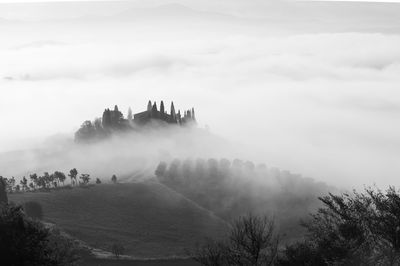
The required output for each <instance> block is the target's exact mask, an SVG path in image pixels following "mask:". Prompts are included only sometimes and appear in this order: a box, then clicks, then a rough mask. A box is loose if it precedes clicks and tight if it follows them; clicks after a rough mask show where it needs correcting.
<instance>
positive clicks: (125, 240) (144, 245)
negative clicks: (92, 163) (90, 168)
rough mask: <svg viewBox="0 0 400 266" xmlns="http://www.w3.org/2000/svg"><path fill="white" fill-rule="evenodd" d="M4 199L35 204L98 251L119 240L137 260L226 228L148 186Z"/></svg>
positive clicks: (166, 253)
mask: <svg viewBox="0 0 400 266" xmlns="http://www.w3.org/2000/svg"><path fill="white" fill-rule="evenodd" d="M9 200H10V201H13V202H16V203H23V202H26V201H37V202H39V203H40V204H41V205H42V206H43V210H44V216H45V217H44V220H45V221H47V222H51V223H55V224H57V225H58V226H59V227H61V228H62V229H64V230H65V231H66V232H67V233H69V234H70V235H72V236H73V237H76V238H77V239H80V240H82V241H84V242H86V243H87V244H88V245H90V246H92V247H95V248H99V249H103V250H110V245H112V244H113V243H115V242H119V243H122V244H123V245H124V247H125V249H126V254H127V255H131V256H133V257H137V258H163V257H171V256H183V255H185V252H184V249H186V248H190V247H193V246H194V245H195V244H196V242H199V241H202V240H204V238H205V237H207V236H209V237H222V236H223V234H224V232H225V231H226V229H227V224H226V223H225V222H223V221H222V220H221V219H219V218H217V217H216V216H214V215H213V214H212V213H210V212H208V211H207V210H205V209H202V208H201V207H199V206H197V205H196V204H194V203H192V202H191V201H189V200H187V199H185V198H184V197H183V196H180V195H179V194H177V193H175V192H173V191H172V190H169V189H168V188H166V187H164V186H163V185H160V184H158V183H153V182H146V183H123V184H115V185H114V184H102V185H96V186H93V187H90V188H74V189H70V190H69V189H66V190H61V191H52V192H49V193H45V192H35V193H24V194H11V195H10V196H9Z"/></svg>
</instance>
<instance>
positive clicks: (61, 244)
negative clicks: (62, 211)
mask: <svg viewBox="0 0 400 266" xmlns="http://www.w3.org/2000/svg"><path fill="white" fill-rule="evenodd" d="M0 239H1V241H0V258H1V261H2V262H7V265H9V266H14V265H15V266H17V265H30V266H50V265H62V266H64V265H65V266H67V265H76V263H77V261H78V259H79V258H78V256H77V255H76V254H77V253H76V251H77V247H76V245H74V243H73V242H71V241H70V240H68V239H66V238H64V237H62V236H61V235H59V234H54V233H52V232H51V231H50V230H49V229H47V228H46V227H45V226H44V225H43V224H42V223H41V222H39V221H35V220H32V219H30V218H28V217H26V216H25V214H24V212H23V211H22V207H21V206H11V205H6V206H4V207H3V208H2V209H1V211H0Z"/></svg>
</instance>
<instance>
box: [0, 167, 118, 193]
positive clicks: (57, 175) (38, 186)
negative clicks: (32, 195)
mask: <svg viewBox="0 0 400 266" xmlns="http://www.w3.org/2000/svg"><path fill="white" fill-rule="evenodd" d="M67 176H68V178H69V180H70V183H69V184H68V185H66V184H65V181H66V180H67ZM0 179H1V180H2V182H4V186H5V189H6V192H7V193H18V192H28V191H37V190H50V189H57V188H62V187H66V186H68V187H71V186H72V187H76V186H87V185H89V184H90V180H91V178H90V175H89V174H83V173H82V174H80V175H79V173H78V170H76V168H73V169H71V170H70V171H69V173H68V174H67V175H66V174H65V173H63V172H61V171H55V172H54V173H52V174H49V173H48V172H44V173H43V175H37V174H36V173H34V174H31V175H29V180H28V179H27V178H26V177H25V176H24V177H22V179H21V180H20V181H19V183H18V182H17V181H16V179H15V177H11V178H6V177H2V176H0ZM111 182H112V183H114V184H115V183H117V176H116V175H112V177H111ZM95 183H96V184H101V183H102V182H101V180H100V178H96V181H95Z"/></svg>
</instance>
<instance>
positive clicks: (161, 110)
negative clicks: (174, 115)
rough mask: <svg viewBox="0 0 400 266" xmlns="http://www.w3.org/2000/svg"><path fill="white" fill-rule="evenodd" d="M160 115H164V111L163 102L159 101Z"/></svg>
mask: <svg viewBox="0 0 400 266" xmlns="http://www.w3.org/2000/svg"><path fill="white" fill-rule="evenodd" d="M160 113H162V114H164V113H165V110H164V102H163V101H161V104H160Z"/></svg>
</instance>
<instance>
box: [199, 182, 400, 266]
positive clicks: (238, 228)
mask: <svg viewBox="0 0 400 266" xmlns="http://www.w3.org/2000/svg"><path fill="white" fill-rule="evenodd" d="M319 199H320V201H321V202H322V207H320V208H319V209H318V210H317V211H316V212H314V213H313V214H311V218H310V219H309V220H307V221H305V222H302V225H303V226H304V227H305V229H306V234H305V237H304V238H303V239H302V240H301V241H298V242H294V243H292V244H290V245H287V246H286V247H284V248H281V250H279V251H277V250H278V249H277V246H278V243H277V240H276V239H277V238H272V237H271V236H272V235H277V232H275V231H276V230H275V228H274V226H273V224H272V223H267V222H261V221H264V220H262V219H261V218H259V217H254V216H251V215H250V216H248V217H245V218H240V219H239V222H235V223H234V224H233V226H232V230H231V233H230V235H229V236H228V238H227V240H223V241H220V240H219V241H218V240H217V241H215V240H214V241H208V242H207V243H206V244H204V245H202V246H201V248H199V249H198V250H197V252H195V254H194V257H195V258H196V260H198V261H199V262H200V263H201V264H202V265H208V266H223V265H243V266H245V265H249V266H250V265H277V266H297V265H308V266H328V265H354V266H375V265H388V266H397V265H400V194H399V191H398V190H396V189H395V188H393V187H389V189H387V190H386V191H381V190H379V189H371V188H368V189H365V190H364V192H362V193H358V192H356V191H353V193H351V194H341V195H334V194H328V195H327V196H324V197H320V198H319ZM260 224H261V225H263V226H260ZM265 225H268V226H265ZM260 228H267V230H260ZM264 232H266V233H264ZM282 233H285V232H282ZM227 243H228V244H227ZM238 246H239V247H241V248H236V247H238ZM232 247H233V248H232ZM232 250H233V252H232ZM275 251H277V252H275ZM232 257H233V259H232ZM236 257H237V258H241V259H242V258H244V260H241V261H240V262H239V261H235V260H234V259H235V258H236ZM263 257H264V258H266V259H264V260H261V258H263ZM257 259H259V260H257Z"/></svg>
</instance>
